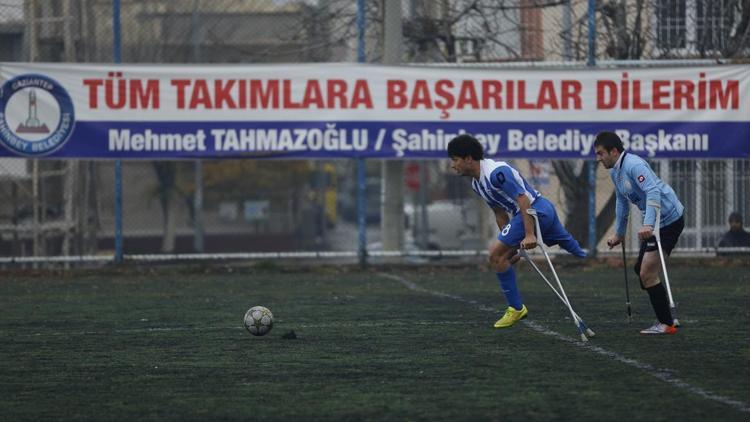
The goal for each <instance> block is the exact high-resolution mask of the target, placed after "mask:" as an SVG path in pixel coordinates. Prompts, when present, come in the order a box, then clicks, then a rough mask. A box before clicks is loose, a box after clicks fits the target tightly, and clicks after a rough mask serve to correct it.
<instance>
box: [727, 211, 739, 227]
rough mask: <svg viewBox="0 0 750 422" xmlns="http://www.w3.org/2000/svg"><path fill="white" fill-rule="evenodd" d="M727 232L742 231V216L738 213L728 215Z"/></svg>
mask: <svg viewBox="0 0 750 422" xmlns="http://www.w3.org/2000/svg"><path fill="white" fill-rule="evenodd" d="M729 230H731V231H740V230H742V214H740V213H738V212H737V211H735V212H733V213H731V214H729Z"/></svg>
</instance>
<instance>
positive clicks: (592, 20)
mask: <svg viewBox="0 0 750 422" xmlns="http://www.w3.org/2000/svg"><path fill="white" fill-rule="evenodd" d="M588 26H589V34H588V35H589V49H588V50H589V51H588V66H590V67H595V66H596V0H589V25H588ZM586 164H587V170H588V176H589V177H588V179H589V242H588V243H589V256H591V257H595V256H596V160H589V161H588V162H587V163H586Z"/></svg>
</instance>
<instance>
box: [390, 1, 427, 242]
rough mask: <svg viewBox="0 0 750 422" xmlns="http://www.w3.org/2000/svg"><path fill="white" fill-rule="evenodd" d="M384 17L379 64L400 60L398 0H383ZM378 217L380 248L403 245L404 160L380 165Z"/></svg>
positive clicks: (397, 62) (395, 63) (401, 40)
mask: <svg viewBox="0 0 750 422" xmlns="http://www.w3.org/2000/svg"><path fill="white" fill-rule="evenodd" d="M383 5H384V7H385V19H384V20H383V37H384V43H383V44H384V46H385V52H384V54H383V64H385V65H397V64H399V63H400V62H401V46H402V45H403V35H402V33H401V31H402V30H401V0H383ZM381 169H382V181H383V186H382V187H381V189H382V190H381V196H380V197H381V209H380V212H381V216H382V218H381V220H380V230H381V233H382V239H383V250H402V249H403V248H404V163H403V161H400V160H385V161H383V164H382V167H381ZM423 189H424V187H423Z"/></svg>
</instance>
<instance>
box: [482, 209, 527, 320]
mask: <svg viewBox="0 0 750 422" xmlns="http://www.w3.org/2000/svg"><path fill="white" fill-rule="evenodd" d="M523 235H524V229H523V222H522V221H521V219H520V216H515V217H514V218H513V219H512V220H511V221H510V223H508V224H507V225H505V227H503V228H502V230H501V231H500V235H498V242H497V243H496V244H495V245H493V247H492V250H491V251H490V258H489V261H490V265H491V266H492V268H493V269H494V270H495V272H496V275H497V280H498V282H499V283H500V288H501V289H502V291H503V294H504V295H505V299H506V300H507V301H508V309H507V310H506V311H505V315H503V317H502V318H501V319H500V320H498V321H497V322H496V323H495V328H507V327H510V326H512V325H513V324H515V323H516V322H518V321H519V320H521V319H523V318H525V317H526V314H527V313H528V310H527V309H526V307H525V306H524V305H523V299H522V298H521V294H520V292H519V291H518V286H517V284H516V272H515V270H514V269H513V264H514V263H515V262H517V261H518V259H517V256H516V252H517V250H518V244H519V243H520V242H521V239H523Z"/></svg>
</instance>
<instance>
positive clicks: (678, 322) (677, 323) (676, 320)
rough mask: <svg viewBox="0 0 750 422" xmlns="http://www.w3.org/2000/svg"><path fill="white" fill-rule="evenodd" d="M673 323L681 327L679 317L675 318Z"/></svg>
mask: <svg viewBox="0 0 750 422" xmlns="http://www.w3.org/2000/svg"><path fill="white" fill-rule="evenodd" d="M672 325H674V326H675V327H679V326H680V321H679V320H678V319H677V318H675V319H674V323H673V324H672Z"/></svg>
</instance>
